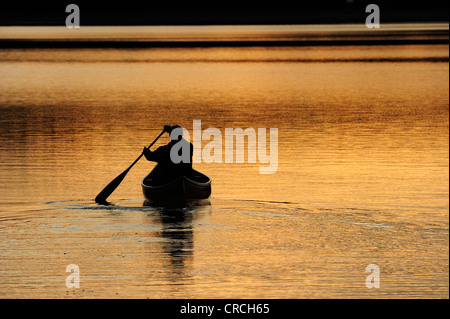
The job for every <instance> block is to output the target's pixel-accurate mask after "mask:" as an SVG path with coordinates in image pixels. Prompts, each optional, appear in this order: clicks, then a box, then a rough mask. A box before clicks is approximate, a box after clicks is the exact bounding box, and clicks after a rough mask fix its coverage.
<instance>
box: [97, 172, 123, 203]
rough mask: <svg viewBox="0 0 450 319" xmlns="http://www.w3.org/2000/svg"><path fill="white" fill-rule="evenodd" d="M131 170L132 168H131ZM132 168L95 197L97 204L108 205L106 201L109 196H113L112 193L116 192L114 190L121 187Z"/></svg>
mask: <svg viewBox="0 0 450 319" xmlns="http://www.w3.org/2000/svg"><path fill="white" fill-rule="evenodd" d="M130 168H131V167H130ZM130 168H128V169H126V170H125V171H123V172H122V174H120V175H119V176H117V177H116V178H114V179H113V180H112V181H111V182H110V183H109V184H108V185H107V186H106V187H105V188H104V189H103V190H102V191H101V192H100V193H99V194H98V195H97V197H95V202H96V203H97V204H107V202H106V199H107V198H108V196H109V195H111V194H112V192H114V190H115V189H116V188H117V186H119V184H120V183H121V182H122V180H123V179H124V178H125V176H126V175H127V173H128V171H129V170H130Z"/></svg>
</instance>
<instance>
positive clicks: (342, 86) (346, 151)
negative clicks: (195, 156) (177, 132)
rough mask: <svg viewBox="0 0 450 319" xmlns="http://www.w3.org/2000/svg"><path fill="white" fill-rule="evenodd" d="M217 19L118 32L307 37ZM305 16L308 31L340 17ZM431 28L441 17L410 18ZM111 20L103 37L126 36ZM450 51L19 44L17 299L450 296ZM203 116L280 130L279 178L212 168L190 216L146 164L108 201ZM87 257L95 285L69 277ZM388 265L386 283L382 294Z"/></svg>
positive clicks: (5, 144) (1, 275)
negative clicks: (167, 200)
mask: <svg viewBox="0 0 450 319" xmlns="http://www.w3.org/2000/svg"><path fill="white" fill-rule="evenodd" d="M179 28H180V27H179ZM202 28H203V29H202ZM205 28H208V27H196V28H195V29H189V28H187V29H184V31H183V32H181V31H182V30H183V29H177V28H175V29H170V28H169V30H168V29H167V28H166V29H163V30H162V31H161V30H160V29H157V28H156V29H155V28H153V29H152V27H148V28H142V29H140V30H139V28H137V29H136V28H131V29H126V28H125V29H121V30H125V31H122V32H124V33H125V36H124V35H123V34H122V33H121V34H120V35H117V34H116V35H117V38H120V39H122V38H123V37H126V38H127V39H129V38H130V37H132V38H133V39H135V38H137V39H140V38H145V39H147V40H148V39H149V38H150V39H155V38H156V39H161V38H167V37H169V38H170V37H172V38H176V39H178V38H180V37H181V38H183V39H186V37H187V38H188V39H189V40H190V41H191V40H192V39H197V38H198V37H199V36H198V34H197V33H195V32H200V33H201V34H202V36H201V38H202V39H204V38H205V37H208V38H211V37H213V38H214V37H215V38H219V39H222V38H224V37H225V38H227V39H228V38H233V39H234V40H236V38H237V39H238V40H239V41H244V40H245V41H246V40H248V39H249V38H251V39H254V38H261V37H263V38H266V37H268V36H269V37H272V38H271V39H274V40H275V41H276V40H277V39H278V38H279V37H280V34H284V35H285V36H284V37H283V39H285V38H286V37H290V36H292V33H289V32H290V31H289V28H288V27H283V28H281V29H280V28H278V29H277V28H276V27H272V29H271V27H270V26H260V27H259V29H258V27H255V26H254V27H252V28H255V29H250V30H247V29H243V30H244V31H245V32H247V33H245V32H244V31H239V32H238V31H237V30H239V29H236V28H231V29H229V30H225V31H227V32H228V33H226V35H224V34H225V31H224V29H223V28H222V29H220V28H218V27H216V28H218V30H215V29H212V30H213V31H214V30H215V32H216V33H214V32H212V35H211V34H210V32H209V31H208V29H205ZM296 28H297V29H295V30H294V31H296V32H297V33H298V32H300V31H301V32H303V33H301V34H302V36H304V35H305V34H307V35H308V37H309V38H311V37H314V34H316V33H317V34H319V33H320V35H321V37H325V38H327V34H328V33H327V32H330V30H332V29H333V27H332V26H328V27H327V28H325V31H326V32H325V31H324V30H323V27H317V28H316V29H314V28H312V29H311V27H309V28H310V29H305V28H303V29H302V27H296ZM336 28H338V29H339V28H341V29H339V30H341V31H340V32H341V33H340V35H341V36H342V34H344V35H346V34H349V32H350V31H352V30H353V29H352V27H348V29H345V28H344V29H342V28H343V27H342V26H341V27H336ZM414 28H419V29H420V30H422V31H423V30H428V29H429V28H431V29H433V28H432V25H431V27H430V26H429V25H425V26H424V25H421V26H420V27H417V26H414V25H412V26H411V25H407V26H404V27H403V29H405V30H408V31H411V30H415V29H414ZM439 28H442V26H439ZM445 28H446V30H447V36H448V24H447V25H446V26H444V29H445ZM400 29H402V28H400ZM403 29H402V30H403ZM24 30H25V31H24ZM27 30H31V29H22V28H0V34H1V35H2V36H0V37H2V38H9V37H12V36H11V34H13V35H15V36H14V37H15V38H21V37H24V35H23V34H25V35H26V34H32V32H29V33H27ZM45 30H47V31H45V32H44V31H43V30H41V31H40V32H41V33H40V34H41V37H44V38H46V39H53V40H54V39H55V38H58V37H59V36H60V35H58V34H59V33H60V32H62V31H61V29H52V28H50V29H45ZM64 30H65V29H64ZM80 30H85V29H83V28H81V29H80ZM92 30H93V31H92V32H93V34H95V37H94V38H95V39H96V40H98V39H101V38H104V36H102V35H99V33H98V32H100V31H101V32H100V33H101V34H103V35H105V34H107V35H108V37H113V36H114V34H115V33H114V32H116V33H117V32H118V31H117V30H114V29H108V28H104V29H101V28H100V29H97V28H94V29H92ZM98 30H100V31H98ZM127 30H128V31H130V30H131V31H133V32H132V33H131V34H132V35H130V33H127V32H126V31H127ZM177 30H178V34H177V33H176V32H177ZM180 30H181V31H180ZM186 30H187V31H186ZM230 30H231V31H230ZM271 30H272V31H273V32H275V31H276V32H275V34H276V35H273V34H272V33H270V31H271ZM274 30H275V31H274ZM299 30H300V31H299ZM396 30H397V29H396ZM94 31H95V32H94ZM131 31H130V32H131ZM353 31H354V30H353ZM20 32H22V33H20ZM83 32H84V31H83ZM102 32H103V33H102ZM139 32H141V33H142V34H141V35H139ZM170 32H172V33H170ZM233 32H235V33H234V35H233ZM314 32H316V33H314ZM323 32H325V35H324V33H323ZM366 32H367V31H366ZM168 33H170V36H169V35H168ZM111 34H112V35H111ZM174 34H175V35H174ZM186 34H187V35H186ZM205 34H206V36H205ZM230 34H231V35H230ZM268 34H269V35H268ZM414 34H415V35H414V36H417V34H416V33H414ZM246 35H247V36H246ZM296 36H298V34H297V35H296ZM352 36H354V34H352ZM421 36H422V35H421ZM30 37H32V38H34V37H36V35H33V36H30ZM83 37H86V35H84V36H83ZM273 37H275V38H273ZM335 38H336V35H335V34H334V35H333V39H335ZM122 40H123V39H122ZM448 50H449V46H448V44H447V45H446V44H437V45H421V44H416V45H384V46H381V45H377V46H374V45H352V46H343V45H340V46H334V45H324V46H304V47H301V46H292V47H289V46H287V47H277V46H270V47H257V46H256V47H203V48H199V47H189V48H187V47H184V48H183V47H180V48H140V49H133V48H128V49H117V48H99V49H92V48H91V49H86V48H72V49H64V48H59V49H57V48H53V49H51V48H50V49H38V48H35V49H13V48H11V49H5V48H4V49H1V50H0V74H1V77H2V80H1V82H0V113H1V117H0V124H1V125H0V131H1V134H0V158H1V161H0V166H1V172H2V174H1V175H0V229H1V231H0V254H1V259H0V297H2V298H30V297H31V298H74V297H75V298H277V299H282V298H448V297H449V286H448V283H449V277H448V274H449V264H448V261H449V255H448V252H449V249H448V247H449V246H448V245H449V240H448V239H449V233H448V230H449V223H448V221H449V220H448V218H449V216H448V212H449V205H448V195H449V194H448V189H449V179H448V178H449V174H448V169H449V112H448V111H449V90H448V87H449V77H448V75H449V64H448V57H449V51H448ZM194 120H201V124H202V129H206V128H209V127H214V128H218V129H219V130H220V131H221V132H222V133H224V132H225V129H226V128H238V127H240V128H248V127H251V128H255V129H257V128H267V129H268V128H278V168H277V171H276V173H275V174H266V175H263V174H259V168H260V166H261V165H263V164H260V163H259V162H257V163H247V161H246V162H245V163H212V164H207V163H196V164H194V167H195V168H196V169H197V170H199V171H201V172H203V173H205V174H207V175H208V176H210V177H211V178H212V198H211V205H210V206H203V207H195V208H189V209H185V210H183V211H176V212H174V211H167V210H163V209H158V208H152V207H144V206H143V195H142V190H141V186H140V181H141V179H142V178H143V177H144V176H145V175H146V174H147V173H148V172H149V171H150V170H151V169H152V167H153V166H154V164H153V163H151V162H147V161H145V159H141V160H140V161H139V162H138V163H137V164H136V165H135V166H134V167H133V169H132V170H131V171H130V172H129V173H128V175H127V176H126V178H125V180H124V181H123V182H122V183H121V185H120V186H119V187H118V188H117V189H116V191H115V192H114V193H113V194H112V195H111V196H110V197H109V199H108V200H109V201H110V202H111V203H112V204H114V205H113V206H100V205H96V204H95V203H94V200H93V199H94V197H95V196H96V195H97V194H98V193H99V192H100V191H101V190H102V189H103V187H105V186H106V185H107V184H108V183H109V182H110V181H111V180H112V179H113V178H114V177H116V176H117V175H118V174H119V173H121V172H122V171H123V170H125V169H126V168H127V167H128V166H129V165H130V164H131V163H132V162H133V161H134V160H135V159H136V158H137V157H138V156H139V155H140V153H141V151H142V148H143V146H145V145H148V144H150V143H151V142H152V141H153V140H154V139H155V138H156V136H157V135H158V134H159V133H160V131H161V129H162V127H163V126H164V125H165V124H170V125H173V124H179V125H181V126H183V127H185V128H187V129H188V130H190V131H191V133H192V127H193V121H194ZM167 142H168V137H167V136H164V137H162V138H161V139H160V140H159V141H158V142H157V143H156V144H155V146H154V147H153V149H154V148H156V147H158V146H161V145H164V144H165V143H167ZM205 144H207V141H203V146H204V145H205ZM69 264H76V265H78V266H79V269H80V288H78V289H69V288H67V287H66V283H65V281H66V277H67V276H68V273H66V266H67V265H69ZM369 264H376V265H377V266H378V267H379V271H380V288H378V289H377V288H374V289H368V288H367V287H366V277H367V276H368V275H369V274H370V273H368V272H366V267H367V266H368V265H369Z"/></svg>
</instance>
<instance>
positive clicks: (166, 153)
mask: <svg viewBox="0 0 450 319" xmlns="http://www.w3.org/2000/svg"><path fill="white" fill-rule="evenodd" d="M164 131H165V132H167V133H169V135H170V140H171V141H170V142H169V143H168V144H167V145H164V146H161V147H158V149H156V150H155V151H153V152H152V151H150V150H149V149H148V148H147V147H144V150H143V151H142V152H143V153H144V156H145V158H146V159H147V160H148V161H152V162H157V163H158V164H159V165H158V168H157V171H156V172H155V175H154V178H155V179H157V180H165V181H167V180H172V179H174V178H176V177H178V176H181V175H189V174H190V173H191V171H192V154H193V152H194V146H193V145H192V143H190V142H188V141H186V140H185V139H184V138H183V130H182V128H181V127H180V126H178V125H174V126H169V125H166V126H164ZM174 146H175V149H174V152H172V156H171V150H172V147H174ZM177 150H178V151H177ZM183 152H188V154H186V153H183ZM176 155H178V156H176ZM172 157H173V158H172ZM174 161H175V162H174Z"/></svg>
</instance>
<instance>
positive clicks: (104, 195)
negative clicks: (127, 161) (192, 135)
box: [95, 130, 165, 204]
mask: <svg viewBox="0 0 450 319" xmlns="http://www.w3.org/2000/svg"><path fill="white" fill-rule="evenodd" d="M164 132H165V131H164V130H163V131H162V132H161V133H160V134H159V135H158V137H157V138H156V139H155V140H154V141H153V142H152V143H151V144H150V145H149V147H148V148H150V147H152V146H153V144H155V143H156V141H157V140H158V139H159V138H160V137H161V135H163V134H164ZM143 155H144V153H143V152H142V153H141V155H139V157H138V158H136V160H135V161H134V162H133V163H132V164H131V165H130V166H129V167H128V168H127V169H126V170H124V171H123V172H122V173H121V174H120V175H119V176H117V177H116V178H115V179H113V180H112V181H111V182H110V183H109V184H108V185H107V186H106V187H105V188H104V189H103V190H102V191H101V192H100V193H99V194H98V195H97V197H95V202H96V203H99V204H105V203H106V199H107V198H108V196H109V195H111V194H112V192H114V190H115V189H116V188H117V186H119V184H120V183H121V182H122V180H123V179H124V178H125V176H126V175H127V174H128V172H129V170H130V169H131V168H132V167H133V166H134V164H136V163H137V162H138V161H139V160H140V159H141V157H142V156H143Z"/></svg>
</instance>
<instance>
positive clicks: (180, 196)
mask: <svg viewBox="0 0 450 319" xmlns="http://www.w3.org/2000/svg"><path fill="white" fill-rule="evenodd" d="M193 172H194V173H193V174H192V175H189V176H181V177H178V178H177V179H175V180H172V181H170V182H168V183H165V184H158V185H157V184H155V183H153V182H152V179H151V174H152V172H150V174H149V175H147V176H146V177H145V178H144V179H143V180H142V183H141V186H142V191H143V193H144V198H145V203H144V204H145V205H152V206H163V207H186V206H190V205H202V204H206V203H209V200H210V196H211V179H210V178H209V177H208V176H206V175H204V174H202V173H200V172H197V171H195V170H194V171H193Z"/></svg>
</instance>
